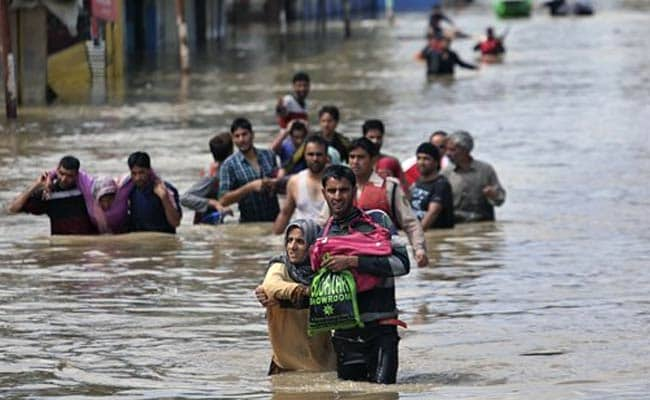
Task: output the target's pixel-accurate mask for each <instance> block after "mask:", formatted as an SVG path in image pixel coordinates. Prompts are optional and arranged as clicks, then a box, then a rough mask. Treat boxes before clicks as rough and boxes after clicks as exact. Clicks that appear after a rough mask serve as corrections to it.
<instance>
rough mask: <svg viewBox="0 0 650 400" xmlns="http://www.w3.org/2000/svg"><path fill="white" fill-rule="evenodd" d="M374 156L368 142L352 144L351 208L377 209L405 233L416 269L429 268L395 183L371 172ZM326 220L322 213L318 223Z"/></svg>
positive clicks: (416, 225) (417, 229) (410, 214)
mask: <svg viewBox="0 0 650 400" xmlns="http://www.w3.org/2000/svg"><path fill="white" fill-rule="evenodd" d="M377 156H378V150H377V147H376V146H375V145H374V143H372V142H371V141H370V140H369V139H367V138H365V137H362V138H359V139H355V140H353V141H352V144H351V148H350V154H349V156H348V164H349V165H350V168H351V169H352V171H353V173H354V176H355V179H356V185H357V191H356V195H355V205H356V206H357V207H359V208H360V209H362V210H364V211H368V210H374V209H377V210H382V211H384V212H385V213H386V214H388V216H389V217H390V219H391V220H392V221H393V223H394V224H395V226H397V227H398V228H400V229H403V230H404V232H406V236H407V237H408V240H409V243H410V244H411V246H413V251H414V252H415V260H416V261H417V264H418V266H419V267H424V266H426V265H428V264H429V259H428V257H427V248H426V242H425V240H424V232H423V231H422V226H421V225H420V223H419V222H418V220H417V218H416V217H415V215H414V214H413V210H411V206H410V204H409V203H408V201H407V199H406V195H405V194H404V191H403V190H402V187H401V185H400V184H399V182H398V181H397V180H396V179H394V178H388V179H383V178H382V177H381V176H379V175H378V174H377V173H376V172H375V171H373V165H374V163H375V160H376V158H377ZM327 216H328V214H327V209H325V210H324V213H322V214H321V221H322V220H323V219H324V218H323V217H325V218H326V217H327Z"/></svg>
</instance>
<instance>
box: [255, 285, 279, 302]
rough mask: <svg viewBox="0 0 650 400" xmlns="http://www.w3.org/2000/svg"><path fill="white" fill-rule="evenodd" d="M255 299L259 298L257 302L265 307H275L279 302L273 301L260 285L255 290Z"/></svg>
mask: <svg viewBox="0 0 650 400" xmlns="http://www.w3.org/2000/svg"><path fill="white" fill-rule="evenodd" d="M255 297H256V298H257V301H259V302H260V304H261V305H263V306H264V307H273V306H277V305H278V301H277V300H275V299H272V298H270V297H269V296H267V295H266V292H265V291H264V288H263V287H262V285H259V286H258V287H256V288H255Z"/></svg>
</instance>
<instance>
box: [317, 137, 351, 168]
mask: <svg viewBox="0 0 650 400" xmlns="http://www.w3.org/2000/svg"><path fill="white" fill-rule="evenodd" d="M315 134H316V135H318V136H321V137H323V138H325V136H323V132H322V131H318V132H316V133H315ZM325 140H326V141H327V144H328V146H329V147H333V148H335V149H336V151H338V153H339V155H340V156H341V162H343V163H347V162H348V154H349V153H350V146H351V145H352V142H350V139H348V138H347V137H346V136H345V135H343V134H341V133H338V132H336V131H335V132H334V136H332V140H331V141H328V140H327V139H325Z"/></svg>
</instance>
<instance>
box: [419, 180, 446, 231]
mask: <svg viewBox="0 0 650 400" xmlns="http://www.w3.org/2000/svg"><path fill="white" fill-rule="evenodd" d="M431 202H434V203H439V204H441V205H442V211H440V214H438V218H436V220H435V221H434V223H433V225H431V228H452V227H453V226H454V201H453V196H452V193H451V185H450V184H449V181H448V180H447V178H445V177H444V176H442V175H438V176H437V177H436V178H435V179H434V180H432V181H429V182H423V181H422V180H421V179H418V181H417V182H415V184H414V185H413V187H411V208H412V209H413V212H414V213H415V216H416V217H418V219H419V220H422V218H424V215H425V214H426V213H427V210H428V209H429V203H431Z"/></svg>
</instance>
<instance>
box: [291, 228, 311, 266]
mask: <svg viewBox="0 0 650 400" xmlns="http://www.w3.org/2000/svg"><path fill="white" fill-rule="evenodd" d="M286 247H287V257H288V258H289V261H290V262H291V263H293V264H297V263H299V262H302V261H303V260H304V259H305V258H306V257H307V242H306V241H305V237H304V235H303V233H302V229H300V228H298V227H297V226H296V227H293V228H291V229H289V232H288V233H287V242H286Z"/></svg>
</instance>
